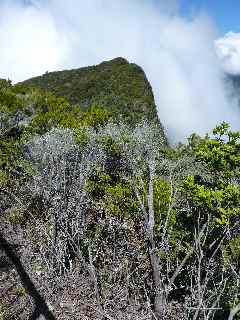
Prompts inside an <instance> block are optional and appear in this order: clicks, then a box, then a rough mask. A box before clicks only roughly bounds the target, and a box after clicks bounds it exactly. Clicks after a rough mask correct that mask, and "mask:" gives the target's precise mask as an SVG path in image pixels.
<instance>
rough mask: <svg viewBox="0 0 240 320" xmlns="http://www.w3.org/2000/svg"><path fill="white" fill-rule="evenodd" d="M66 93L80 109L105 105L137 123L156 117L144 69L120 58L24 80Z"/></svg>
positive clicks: (151, 93) (63, 94) (37, 85)
mask: <svg viewBox="0 0 240 320" xmlns="http://www.w3.org/2000/svg"><path fill="white" fill-rule="evenodd" d="M23 84H24V85H27V86H33V87H38V88H40V89H42V90H47V91H51V92H53V93H54V94H55V95H57V96H63V97H65V98H66V99H67V100H68V101H69V102H70V103H71V104H74V105H76V104H77V105H79V106H80V107H81V109H83V110H86V109H89V108H90V107H91V106H92V105H95V104H96V105H98V106H104V108H106V109H107V110H109V111H110V112H111V113H112V114H113V115H114V117H116V118H118V117H119V116H121V117H123V118H124V121H128V122H129V123H137V122H138V121H139V120H141V119H142V118H143V117H145V118H147V119H148V120H150V121H153V120H157V108H156V105H155V102H154V97H153V92H152V88H151V85H150V83H149V82H148V80H147V78H146V75H145V73H144V71H143V70H142V69H141V68H140V67H139V66H137V65H136V64H133V63H129V62H128V61H127V60H125V59H123V58H116V59H113V60H111V61H106V62H103V63H101V64H99V65H97V66H91V67H85V68H80V69H73V70H64V71H57V72H46V73H45V74H44V75H42V76H39V77H35V78H32V79H29V80H26V81H24V82H23Z"/></svg>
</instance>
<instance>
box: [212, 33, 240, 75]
mask: <svg viewBox="0 0 240 320" xmlns="http://www.w3.org/2000/svg"><path fill="white" fill-rule="evenodd" d="M215 48H216V53H217V56H218V58H219V59H220V62H221V64H222V67H223V70H224V71H225V72H227V73H229V74H231V75H238V74H240V33H234V32H228V33H227V34H225V36H224V37H222V38H219V39H217V40H216V41H215Z"/></svg>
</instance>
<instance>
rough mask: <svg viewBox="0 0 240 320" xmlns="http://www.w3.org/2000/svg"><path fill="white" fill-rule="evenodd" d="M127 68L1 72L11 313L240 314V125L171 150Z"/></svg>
mask: <svg viewBox="0 0 240 320" xmlns="http://www.w3.org/2000/svg"><path fill="white" fill-rule="evenodd" d="M113 61H114V60H113ZM106 64H107V67H106ZM115 64H116V65H117V66H116V67H117V68H118V67H119V66H121V68H124V70H125V72H126V73H129V74H130V73H131V72H132V69H131V68H132V65H130V64H128V63H127V62H125V61H123V60H121V59H120V60H119V59H117V60H115V62H111V63H110V65H109V64H108V63H105V64H104V63H103V65H102V66H101V65H100V66H101V68H102V67H104V68H107V70H108V71H107V72H108V73H109V74H111V75H112V76H111V77H109V78H108V77H107V76H106V75H105V73H104V72H105V71H106V70H105V69H104V70H105V71H104V72H103V74H104V75H103V77H106V78H104V81H103V83H104V85H103V83H101V85H99V87H98V84H99V81H100V80H99V79H100V78H101V75H102V74H101V72H100V73H99V74H98V73H97V71H96V67H94V68H93V69H91V67H90V69H88V70H87V73H88V72H90V73H91V77H92V78H91V79H92V80H91V90H90V93H89V92H88V93H86V92H85V91H84V85H83V83H82V82H81V85H80V87H81V90H80V89H79V90H80V91H76V94H77V95H79V96H76V100H74V92H75V91H74V90H75V89H74V86H73V87H72V85H73V84H72V83H73V82H74V81H77V79H78V78H77V75H76V77H75V78H74V79H75V80H74V81H73V80H72V78H71V77H72V74H73V72H74V71H71V72H72V73H69V79H68V80H67V81H66V83H68V85H66V86H65V88H68V91H67V92H62V91H61V90H63V89H62V85H63V84H64V82H65V77H67V75H68V72H66V73H56V74H55V73H49V74H46V75H45V76H43V77H41V78H35V79H33V80H29V82H28V81H26V82H25V83H21V84H17V85H12V84H11V82H10V81H7V80H0V200H1V202H0V219H1V220H0V279H1V282H0V319H3V320H5V319H38V318H39V317H40V316H42V317H44V318H46V319H110V320H113V319H114V320H117V319H133V320H134V319H136V320H143V319H155V320H156V319H170V320H171V319H172V320H175V319H178V320H180V319H182V320H190V319H193V320H197V319H204V320H205V319H206V320H211V319H212V320H215V319H220V320H221V319H222V320H224V319H229V320H231V319H240V314H239V309H240V307H239V306H240V304H239V303H240V290H239V283H240V272H239V271H240V206H239V204H240V132H234V131H232V130H231V128H230V126H229V125H228V124H227V123H225V122H224V123H221V124H216V127H215V128H213V130H212V132H209V133H206V135H205V136H203V137H200V136H198V135H197V134H192V135H191V136H190V137H189V139H188V142H187V143H185V144H183V143H179V145H178V146H176V147H171V146H169V144H168V143H167V139H166V137H165V135H164V132H163V129H162V126H161V124H160V123H159V122H158V121H157V116H156V115H157V113H156V106H155V103H154V99H153V94H152V91H151V87H150V85H149V84H148V82H146V81H147V80H146V78H145V77H144V76H143V74H142V72H143V71H140V77H141V78H142V80H141V81H143V82H141V81H140V79H139V78H134V77H135V74H132V77H133V79H130V78H128V79H127V80H126V81H127V83H128V88H130V87H131V88H134V86H135V85H136V83H137V88H138V89H139V88H144V87H146V88H148V90H150V91H144V90H143V92H145V93H146V92H147V93H146V96H144V99H146V97H148V99H150V100H148V101H147V102H146V100H144V99H143V100H141V97H140V93H139V92H140V91H139V92H137V93H136V92H135V93H134V94H133V95H132V92H129V96H128V90H125V89H126V83H125V82H124V77H123V75H121V77H120V78H121V79H118V80H116V83H117V87H116V88H115V87H114V89H111V90H110V91H111V99H110V98H109V100H108V96H107V91H106V90H105V89H106V83H107V82H109V81H110V83H109V85H108V88H110V87H111V88H113V87H112V85H113V84H112V82H114V79H115V78H114V74H115V73H114V71H113V70H112V69H111V68H112V67H113V65H114V66H115ZM121 68H120V69H121ZM128 68H130V70H131V72H130V71H129V70H128ZM134 68H135V69H136V70H138V72H139V69H138V67H137V66H134ZM89 70H90V71H89ZM97 70H98V69H97ZM81 72H82V71H81ZM81 72H80V73H81ZM92 72H93V74H92ZM78 73H79V71H76V74H78ZM55 76H56V77H55ZM60 76H61V77H63V78H64V79H63V80H61V81H60V80H59V77H60ZM81 77H83V76H81ZM81 77H80V78H81ZM81 79H82V78H81ZM94 79H95V80H94ZM134 79H135V80H134ZM136 79H137V80H136ZM45 80H46V83H45V82H44V81H45ZM81 81H82V80H81ZM94 81H95V82H94ZM131 81H133V82H131ZM134 81H135V82H134ZM40 82H41V83H40ZM86 82H87V83H89V81H86ZM44 83H45V84H44ZM69 83H70V84H69ZM94 83H95V84H96V87H95V89H94ZM131 83H135V84H134V85H133V86H132V85H131ZM55 84H56V86H55ZM44 86H46V87H44ZM80 87H79V88H80ZM119 87H122V88H125V89H124V90H125V91H124V92H123V91H122V92H121V94H119V95H117V90H118V88H119ZM88 88H89V87H88ZM103 88H104V89H103ZM69 90H70V91H69ZM94 90H95V92H94V93H93V91H94ZM104 90H105V91H104ZM136 90H137V89H136ZM141 90H142V89H141ZM102 91H104V99H100V98H99V97H100V96H101V92H102ZM129 91H130V90H129ZM70 92H71V93H70ZM81 94H83V96H82V99H81ZM84 94H85V96H84ZM135 94H136V95H139V98H137V101H138V103H136V104H135V107H136V106H137V108H135V107H134V106H133V109H131V102H132V101H135V100H134V99H135V98H136V97H135V96H134V95H135ZM91 97H92V99H91ZM113 97H116V99H115V100H114V99H113ZM84 101H85V103H84ZM109 101H110V102H109ZM114 101H116V105H114ZM104 102H105V103H106V106H105V105H104ZM81 103H82V105H81ZM132 110H133V112H132ZM138 110H140V111H139V113H138ZM131 112H132V114H131Z"/></svg>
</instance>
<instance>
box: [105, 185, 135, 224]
mask: <svg viewBox="0 0 240 320" xmlns="http://www.w3.org/2000/svg"><path fill="white" fill-rule="evenodd" d="M103 201H104V204H105V207H106V210H107V212H108V213H109V214H110V215H114V216H120V217H125V218H133V217H134V216H136V214H138V213H139V205H138V202H137V201H136V200H135V199H134V196H133V192H132V189H131V186H130V185H129V184H128V183H126V182H125V183H124V182H118V183H116V184H115V185H113V186H111V185H107V186H106V189H105V195H104V198H103Z"/></svg>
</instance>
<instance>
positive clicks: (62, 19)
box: [0, 0, 240, 143]
mask: <svg viewBox="0 0 240 320" xmlns="http://www.w3.org/2000/svg"><path fill="white" fill-rule="evenodd" d="M166 2H167V5H166ZM156 3H157V4H156ZM179 9H180V3H179V2H178V1H174V0H173V1H162V2H161V1H153V0H152V1H151V0H146V1H145V0H143V1H138V0H131V1H129V0H128V1H127V0H121V1H118V0H88V1H78V0H68V1H64V0H41V1H40V0H39V1H38V0H35V1H34V0H33V1H27V2H26V1H23V2H22V3H21V1H20V2H19V1H18V2H17V1H16V0H15V1H14V0H12V1H11V0H10V1H9V0H8V1H4V0H3V2H1V4H0V13H1V15H0V40H1V46H2V47H1V50H0V77H1V78H10V79H12V80H13V81H14V82H18V81H21V80H24V79H27V78H29V77H32V76H36V75H40V74H42V73H45V72H46V71H53V70H61V69H68V68H79V67H82V66H87V65H94V64H98V63H100V62H102V61H103V60H109V59H112V58H115V57H119V56H121V57H124V58H126V59H127V60H128V61H130V62H134V63H137V64H139V65H140V66H141V67H142V68H143V70H144V71H145V73H146V75H147V77H148V79H149V81H150V83H151V85H152V87H153V91H154V95H155V101H156V104H157V107H158V115H159V119H160V120H161V122H162V123H163V125H164V128H165V130H166V133H167V136H168V139H169V140H170V142H172V143H176V142H178V141H184V140H185V139H186V138H187V137H188V136H189V135H190V134H191V133H192V132H197V133H199V134H205V133H206V132H207V131H209V130H210V129H212V128H213V127H214V126H215V125H216V124H218V123H219V122H222V121H227V122H229V123H230V124H231V126H232V128H233V129H239V113H240V112H239V109H238V107H237V104H236V103H235V102H234V100H231V101H230V100H229V98H228V96H229V92H228V89H227V88H228V86H226V85H225V82H224V81H225V76H224V72H225V70H224V69H223V68H222V64H221V61H219V58H218V56H219V55H217V54H216V51H215V49H216V43H215V40H216V39H217V38H218V37H219V34H218V31H217V29H216V27H215V25H214V22H213V21H212V20H211V19H210V17H208V15H207V14H206V13H204V12H199V13H196V14H195V15H194V16H192V17H188V18H186V17H183V16H182V15H181V14H180V10H179Z"/></svg>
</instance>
